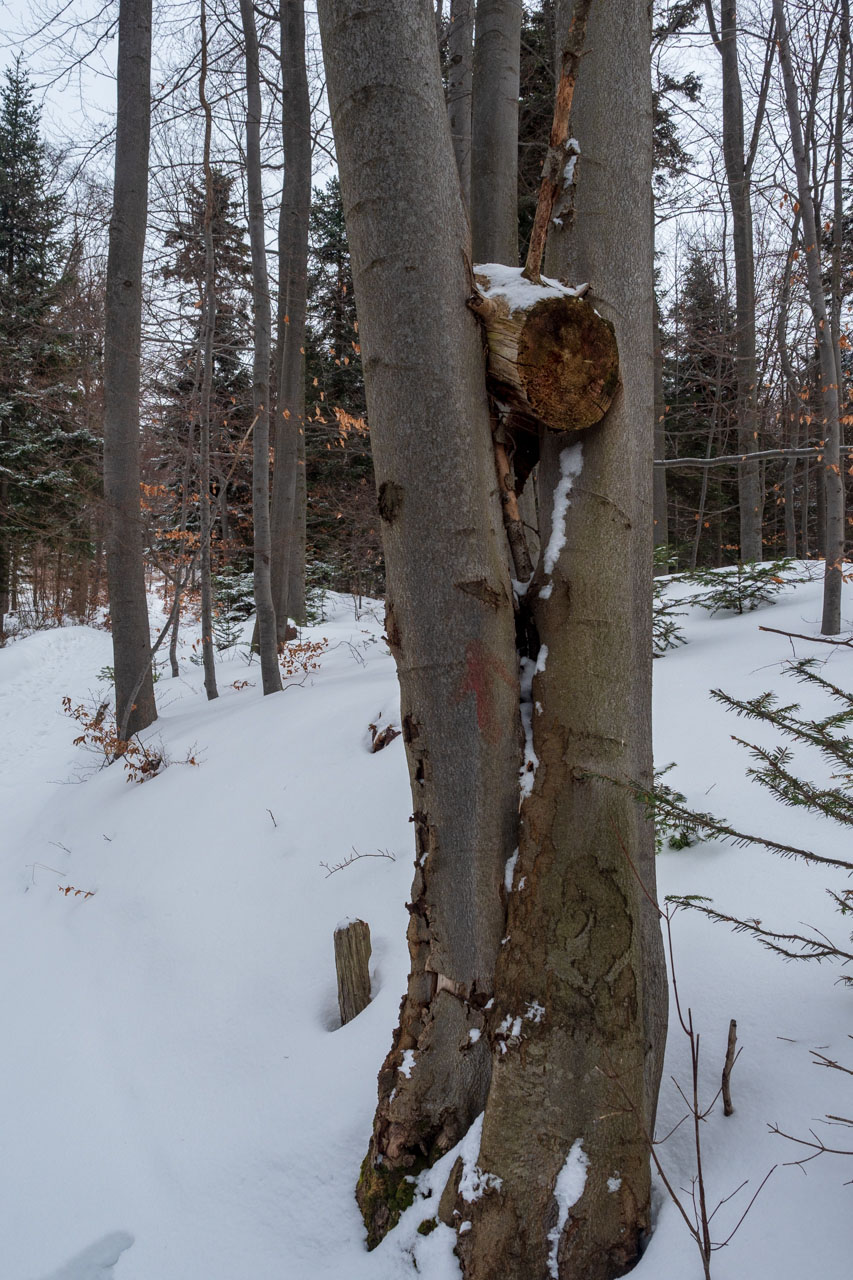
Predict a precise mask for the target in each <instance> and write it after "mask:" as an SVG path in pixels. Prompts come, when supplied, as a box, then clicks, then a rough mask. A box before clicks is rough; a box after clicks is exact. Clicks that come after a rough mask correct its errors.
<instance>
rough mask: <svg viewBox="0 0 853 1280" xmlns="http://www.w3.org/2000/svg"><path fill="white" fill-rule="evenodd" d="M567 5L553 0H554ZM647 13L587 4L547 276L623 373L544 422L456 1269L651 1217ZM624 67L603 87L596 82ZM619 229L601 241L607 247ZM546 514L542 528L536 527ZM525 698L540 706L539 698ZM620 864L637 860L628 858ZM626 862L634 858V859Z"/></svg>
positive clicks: (661, 1033)
mask: <svg viewBox="0 0 853 1280" xmlns="http://www.w3.org/2000/svg"><path fill="white" fill-rule="evenodd" d="M562 9H563V13H562V15H561V16H562V18H563V20H564V25H563V29H564V30H565V26H566V25H567V24H566V23H565V18H566V17H567V16H568V15H567V13H566V10H570V9H571V5H570V4H565V5H563V6H562ZM649 44H650V31H649V15H648V8H647V5H646V4H645V2H644V0H624V3H622V4H620V5H619V6H605V5H596V4H593V6H592V10H591V15H590V24H589V30H588V35H587V49H588V52H587V53H586V54H585V56H584V58H583V60H582V62H581V65H580V71H579V75H578V82H577V89H576V97H575V103H574V117H573V133H574V134H575V136H576V137H577V138H578V139H579V141H580V147H581V160H580V161H579V163H578V167H577V187H576V192H575V198H574V216H573V222H572V229H571V230H568V231H564V232H562V233H557V234H555V233H554V232H553V231H552V236H551V244H550V246H549V258H550V262H549V269H550V272H551V274H553V275H559V276H561V277H565V276H567V275H568V277H569V278H570V279H576V280H588V281H590V282H591V283H592V290H593V294H594V296H595V301H596V305H597V306H598V308H599V309H600V310H601V312H602V315H604V316H605V317H607V318H609V319H611V320H612V322H613V324H614V326H615V328H616V336H617V341H618V343H619V353H620V368H621V374H622V386H621V390H620V391H619V392H618V393H617V395H616V398H615V400H614V402H613V405H612V407H611V408H610V410H609V412H608V413H607V414H606V416H605V417H604V419H603V421H602V422H601V423H600V425H598V426H596V427H591V428H590V429H589V430H588V431H587V432H586V433H584V434H583V436H582V437H581V438H580V440H579V441H578V443H573V444H569V445H568V447H567V445H566V441H565V437H563V436H557V435H555V434H553V433H550V432H545V433H543V441H542V459H541V462H540V472H539V479H540V501H541V504H542V528H543V544H544V546H545V548H546V550H545V555H544V557H543V561H542V564H541V565H540V568H539V570H538V571H537V577H536V579H535V580H534V586H533V588H532V599H533V603H532V609H533V616H534V622H535V624H536V629H537V631H538V637H539V641H540V642H541V648H540V649H539V652H538V658H537V661H536V667H535V674H534V677H533V689H532V702H533V708H535V712H534V714H533V717H532V720H533V730H532V733H533V741H532V751H533V759H534V760H535V761H537V762H538V763H537V766H536V769H535V773H534V774H533V775H532V780H531V785H530V789H529V794H528V795H527V797H526V798H525V799H524V801H523V805H522V820H521V835H520V851H519V857H518V862H517V864H516V866H515V871H514V878H513V887H512V893H511V896H510V902H509V913H508V921H507V928H506V933H507V942H506V945H505V946H504V947H503V948H502V950H501V953H500V956H499V959H498V964H497V969H496V976H495V1005H494V1009H493V1011H492V1014H491V1015H490V1023H489V1027H490V1032H491V1036H490V1038H491V1042H492V1046H493V1076H492V1085H491V1089H490V1092H489V1099H488V1103H487V1106H486V1112H485V1117H484V1122H483V1131H482V1140H481V1145H480V1152H479V1156H478V1159H477V1165H478V1168H479V1170H480V1171H482V1172H481V1175H480V1179H479V1181H480V1186H481V1189H482V1187H483V1184H484V1183H485V1184H486V1186H487V1188H488V1184H489V1175H491V1176H492V1178H493V1179H495V1180H497V1179H500V1183H499V1184H498V1183H497V1182H496V1181H493V1182H492V1183H491V1187H490V1188H489V1189H486V1190H485V1191H484V1193H483V1194H482V1195H481V1196H480V1198H477V1199H473V1200H472V1201H469V1200H468V1199H467V1198H466V1189H465V1184H464V1183H463V1184H462V1187H461V1189H460V1194H459V1197H458V1199H457V1204H456V1208H457V1211H458V1213H459V1218H458V1219H457V1221H464V1222H466V1223H469V1224H470V1226H468V1227H466V1229H465V1231H464V1232H461V1233H460V1235H459V1243H458V1246H457V1252H458V1253H459V1255H460V1256H461V1259H462V1263H463V1274H464V1275H465V1276H466V1277H469V1278H470V1280H492V1278H493V1277H496V1276H500V1277H501V1280H531V1278H533V1277H535V1278H536V1280H540V1278H544V1277H547V1276H549V1275H550V1276H552V1277H557V1276H559V1277H561V1278H563V1277H565V1280H568V1278H569V1277H572V1278H573V1280H579V1278H580V1277H583V1280H610V1278H611V1277H614V1276H619V1275H623V1274H624V1272H625V1271H626V1270H628V1269H629V1268H630V1266H631V1264H632V1263H633V1262H634V1260H635V1259H636V1258H637V1256H638V1251H639V1247H640V1244H641V1241H642V1239H643V1236H644V1233H645V1232H646V1231H647V1230H648V1227H649V1198H650V1176H649V1148H648V1144H647V1140H646V1137H645V1133H644V1131H645V1132H651V1130H652V1128H653V1124H654V1111H655V1102H656V1097H657V1089H658V1082H659V1078H660V1070H661V1065H662V1055H663V1045H664V1039H665V1030H666V972H665V966H664V959H663V947H662V942H661V937H660V928H659V922H658V919H657V915H656V913H655V912H654V911H653V909H652V907H651V905H650V904H649V902H648V901H647V900H646V898H645V896H644V893H643V890H642V889H641V887H640V884H639V883H638V879H637V876H639V877H641V878H642V880H643V883H644V885H645V889H646V890H647V892H648V893H649V894H650V895H652V896H653V895H654V892H655V869H654V848H653V839H652V832H651V830H650V827H649V824H648V822H647V821H646V820H645V818H644V817H643V814H642V812H641V809H640V807H639V806H638V805H637V804H636V802H635V801H634V800H633V798H632V796H631V794H630V792H629V791H628V790H627V789H624V788H621V787H618V786H614V785H613V783H612V782H610V781H608V779H610V778H615V779H617V780H622V781H625V780H628V779H634V780H643V781H644V782H645V783H646V784H648V782H649V780H650V778H651V769H652V761H651V719H650V717H651V637H650V628H651V617H650V600H651V550H652V519H651V512H652V467H651V461H652V442H653V406H654V389H653V310H652V308H653V293H652V283H653V282H652V243H651V210H650V200H651V94H650V76H649ZM616 84H618V85H619V92H618V93H613V92H612V86H613V85H616ZM617 246H618V252H616V248H617ZM549 531H550V532H549ZM540 707H541V710H540ZM632 864H633V866H632ZM634 868H636V872H637V874H636V875H635V872H634Z"/></svg>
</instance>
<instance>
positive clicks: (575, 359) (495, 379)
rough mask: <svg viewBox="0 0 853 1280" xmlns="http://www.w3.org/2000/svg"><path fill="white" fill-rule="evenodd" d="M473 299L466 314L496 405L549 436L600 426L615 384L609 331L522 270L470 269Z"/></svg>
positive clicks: (580, 305)
mask: <svg viewBox="0 0 853 1280" xmlns="http://www.w3.org/2000/svg"><path fill="white" fill-rule="evenodd" d="M474 276H475V279H476V282H477V284H478V286H479V289H480V295H479V296H475V297H474V298H473V299H472V300H471V303H470V305H471V308H472V310H474V311H475V312H476V313H477V314H478V315H479V316H480V318H481V320H482V322H483V327H484V329H485V332H486V338H487V341H488V348H489V352H488V378H489V383H490V389H491V391H492V395H493V397H494V399H495V400H496V401H497V402H498V403H499V404H504V405H506V407H507V408H509V409H512V410H514V411H515V413H516V414H521V415H522V416H523V417H525V418H527V419H532V420H533V422H536V423H540V422H541V423H544V425H545V426H546V427H549V428H550V429H551V430H552V431H581V430H583V429H584V428H585V427H591V426H593V425H594V424H595V423H596V422H600V421H601V419H602V418H603V417H604V415H605V413H606V412H607V410H608V409H609V408H610V404H611V401H612V400H613V397H614V395H615V394H616V388H617V386H618V384H619V352H618V349H617V346H616V336H615V334H614V332H613V326H612V325H611V324H610V322H609V321H607V320H605V319H604V318H603V317H602V316H600V315H599V314H598V312H597V311H596V310H595V308H594V307H593V306H592V305H591V304H590V303H589V302H586V301H585V300H584V298H583V297H582V296H581V290H577V289H569V288H567V287H566V286H565V285H561V284H560V283H559V282H558V281H556V280H547V279H545V278H544V277H543V279H542V281H541V283H539V284H534V283H533V282H531V281H529V280H527V279H526V278H524V277H523V276H522V273H521V269H520V268H516V267H504V266H500V265H496V264H493V263H490V264H488V265H486V266H477V267H475V268H474Z"/></svg>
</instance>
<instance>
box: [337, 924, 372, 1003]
mask: <svg viewBox="0 0 853 1280" xmlns="http://www.w3.org/2000/svg"><path fill="white" fill-rule="evenodd" d="M369 966H370V926H369V925H368V924H366V923H365V921H364V920H350V921H349V922H348V923H347V924H345V925H339V926H338V928H337V929H336V930H335V969H336V971H337V975H338V1006H339V1008H340V1011H341V1026H346V1024H347V1023H348V1022H352V1020H353V1018H355V1017H357V1016H358V1014H360V1013H361V1011H362V1009H366V1008H367V1006H368V1005H369V1004H370V968H369Z"/></svg>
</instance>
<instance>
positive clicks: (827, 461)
mask: <svg viewBox="0 0 853 1280" xmlns="http://www.w3.org/2000/svg"><path fill="white" fill-rule="evenodd" d="M773 15H774V18H775V22H776V33H777V38H778V49H779V62H780V64H781V67H782V78H783V80H784V84H785V106H786V108H787V113H788V125H789V128H790V131H791V147H792V151H793V159H794V170H795V172H796V175H797V197H798V199H799V203H800V210H799V212H800V217H801V219H802V223H803V239H804V242H805V244H804V249H805V256H806V275H807V279H808V288H809V304H810V307H811V312H812V317H813V320H814V326H815V340H816V342H817V348H818V357H819V360H820V374H819V387H820V393H821V404H822V417H823V432H822V435H823V439H824V441H825V446H824V461H823V480H824V510H825V543H824V555H825V557H826V562H825V569H824V580H823V618H822V621H821V630H822V632H823V633H824V635H830V636H834V635H837V634H838V632H839V631H840V630H841V586H842V581H843V579H842V574H843V566H844V484H843V481H842V479H841V454H840V444H841V425H840V422H839V410H838V372H837V368H836V363H835V352H834V351H833V343H832V331H831V326H830V322H829V317H828V316H827V313H826V299H825V297H824V292H823V279H822V269H821V260H820V239H819V236H820V232H819V230H818V227H817V222H816V218H815V207H814V200H813V198H812V189H811V184H810V181H809V164H808V156H807V155H806V148H805V143H804V141H803V128H802V122H801V120H800V109H799V100H798V92H797V82H796V79H795V76H794V68H793V65H792V63H791V50H790V43H789V40H788V27H787V21H786V18H785V10H784V5H783V3H782V0H773Z"/></svg>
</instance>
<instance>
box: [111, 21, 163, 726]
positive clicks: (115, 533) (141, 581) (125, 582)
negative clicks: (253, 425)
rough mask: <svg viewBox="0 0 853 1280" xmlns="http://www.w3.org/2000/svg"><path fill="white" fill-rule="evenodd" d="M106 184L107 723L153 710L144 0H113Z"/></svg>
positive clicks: (137, 722)
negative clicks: (144, 471) (147, 530)
mask: <svg viewBox="0 0 853 1280" xmlns="http://www.w3.org/2000/svg"><path fill="white" fill-rule="evenodd" d="M117 90H118V104H117V113H116V156H115V184H114V187H113V210H112V217H111V219H110V236H109V252H108V257H107V278H106V297H105V304H104V495H105V499H106V504H105V529H104V538H105V544H106V561H107V584H108V589H109V596H110V618H111V623H112V636H113V668H114V671H115V688H116V723H117V725H118V726H119V728H120V730H121V736H122V737H124V738H127V737H130V736H131V735H132V734H134V733H138V732H139V730H140V729H145V728H146V727H147V726H148V725H149V724H151V723H152V722H153V721H154V720H156V719H157V707H156V705H155V702H154V682H153V677H152V674H151V633H150V630H149V625H148V601H147V598H146V593H145V573H144V569H143V563H142V527H141V523H140V514H139V365H140V350H141V341H142V255H143V251H144V248H145V226H146V221H147V215H148V142H149V135H150V118H151V0H121V5H120V8H119V40H118V71H117Z"/></svg>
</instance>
